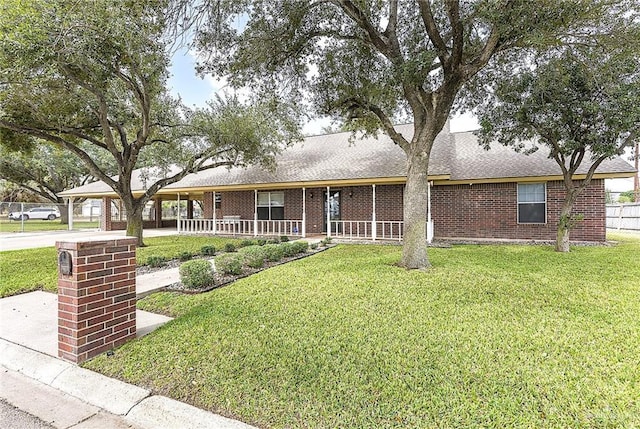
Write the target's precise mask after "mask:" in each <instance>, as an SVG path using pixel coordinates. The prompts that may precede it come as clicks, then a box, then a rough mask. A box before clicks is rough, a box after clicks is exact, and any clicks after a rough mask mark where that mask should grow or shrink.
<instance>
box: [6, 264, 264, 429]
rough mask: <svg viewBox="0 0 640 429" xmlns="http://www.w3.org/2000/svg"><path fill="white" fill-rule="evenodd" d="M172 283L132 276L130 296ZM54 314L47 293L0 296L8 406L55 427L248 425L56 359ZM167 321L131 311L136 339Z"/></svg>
mask: <svg viewBox="0 0 640 429" xmlns="http://www.w3.org/2000/svg"><path fill="white" fill-rule="evenodd" d="M178 280H179V274H178V268H172V269H167V270H160V271H156V272H153V273H149V274H143V275H139V276H137V277H136V292H137V295H138V297H140V296H144V295H147V294H149V293H152V292H154V291H156V290H158V289H162V288H163V287H166V286H167V285H170V284H172V283H175V282H177V281H178ZM57 311H58V295H57V294H54V293H49V292H42V291H36V292H30V293H25V294H21V295H14V296H11V297H7V298H2V299H0V399H3V400H4V401H6V402H7V403H8V404H10V405H12V406H14V407H16V408H18V409H20V410H22V411H24V412H27V413H29V414H31V415H33V416H35V417H37V418H39V419H40V420H42V421H44V422H45V423H48V424H50V425H51V426H53V427H55V428H75V429H88V428H115V429H119V428H140V429H146V428H167V429H169V428H171V429H173V428H212V429H216V428H219V429H249V428H252V426H249V425H246V424H244V423H242V422H239V421H236V420H231V419H228V418H226V417H222V416H219V415H217V414H213V413H211V412H208V411H204V410H201V409H198V408H195V407H193V406H191V405H188V404H185V403H182V402H179V401H176V400H173V399H170V398H167V397H164V396H158V395H153V394H152V393H151V392H150V391H149V390H147V389H143V388H140V387H138V386H134V385H132V384H128V383H124V382H122V381H119V380H115V379H111V378H108V377H105V376H103V375H101V374H98V373H95V372H93V371H89V370H87V369H83V368H80V367H78V366H76V365H74V364H72V363H69V362H66V361H63V360H61V359H58V358H57V355H58V352H57V350H58V332H57V323H58V319H57ZM170 320H171V318H169V317H166V316H162V315H159V314H154V313H149V312H145V311H141V310H137V311H136V322H137V336H138V337H141V336H143V335H146V334H148V333H150V332H152V331H153V330H155V329H157V328H159V327H160V326H162V325H164V324H165V323H167V322H169V321H170Z"/></svg>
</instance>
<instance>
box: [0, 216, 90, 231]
mask: <svg viewBox="0 0 640 429" xmlns="http://www.w3.org/2000/svg"><path fill="white" fill-rule="evenodd" d="M99 226H100V222H98V221H97V220H95V221H93V222H89V221H86V222H85V221H75V222H73V228H74V229H88V228H98V227H99ZM22 228H23V224H22V222H21V221H19V220H8V219H0V232H21V231H22V230H23V229H22ZM67 229H69V225H67V224H62V223H60V219H57V220H34V219H29V220H26V221H24V232H33V231H63V230H67Z"/></svg>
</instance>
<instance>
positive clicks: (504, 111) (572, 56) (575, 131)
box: [477, 23, 640, 252]
mask: <svg viewBox="0 0 640 429" xmlns="http://www.w3.org/2000/svg"><path fill="white" fill-rule="evenodd" d="M632 27H633V24H632V23H629V24H628V27H627V28H632ZM636 34H640V32H637V33H636ZM634 40H635V41H634ZM639 41H640V38H637V37H632V33H630V37H628V38H627V39H626V40H625V42H626V43H621V44H619V46H620V47H619V48H611V49H605V50H603V47H604V46H597V47H596V48H595V49H586V48H581V49H561V50H559V52H551V53H548V54H547V55H545V56H543V57H537V58H536V61H535V63H536V64H537V65H535V66H534V65H532V66H531V67H530V68H525V69H524V70H520V71H519V72H518V73H516V74H515V75H514V76H512V77H511V78H508V79H506V78H505V79H503V80H501V81H500V82H499V83H498V84H497V86H496V88H495V92H494V94H493V95H494V96H493V97H491V98H488V99H487V100H486V101H485V103H483V104H482V105H481V106H479V107H478V108H477V113H478V116H479V117H480V122H481V125H482V130H481V131H480V132H479V135H480V137H481V142H482V143H483V144H484V145H485V146H486V147H487V148H488V147H489V145H490V143H491V142H495V141H498V142H500V143H501V144H503V145H506V146H513V147H514V149H515V150H517V151H523V152H525V153H531V152H533V151H536V150H538V149H540V148H545V149H546V150H548V151H549V157H550V158H553V159H554V160H555V161H556V163H557V164H558V166H559V167H560V170H561V171H562V175H563V178H564V180H563V183H564V187H565V191H566V196H565V199H564V202H563V206H562V209H561V211H560V215H559V219H558V220H557V221H558V234H557V241H556V250H557V251H560V252H568V251H569V232H570V229H571V228H572V227H573V226H574V225H575V223H576V221H578V220H579V215H576V214H572V209H573V205H574V203H575V201H576V199H577V198H578V196H579V195H580V194H581V193H582V192H583V191H584V189H585V188H586V187H587V186H588V185H589V183H590V182H591V179H592V178H593V175H594V174H595V172H596V170H597V169H598V167H599V166H600V164H601V163H602V162H603V161H604V160H606V159H608V158H612V157H614V156H617V155H621V154H622V153H623V152H624V149H625V148H626V147H629V146H631V145H632V144H633V142H634V140H635V139H636V138H638V137H639V136H640V68H639V67H638V61H637V58H638V55H640V48H638V46H640V44H639V43H638V42H639ZM629 47H632V49H629ZM583 164H585V165H584V168H583V171H580V172H579V171H578V169H579V168H580V166H581V165H583ZM578 173H580V174H583V175H581V176H580V177H581V178H580V179H578V177H577V174H578Z"/></svg>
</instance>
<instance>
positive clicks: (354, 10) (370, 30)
mask: <svg viewBox="0 0 640 429" xmlns="http://www.w3.org/2000/svg"><path fill="white" fill-rule="evenodd" d="M335 1H337V5H338V6H340V7H341V8H342V10H344V12H345V13H346V14H347V16H349V17H350V18H351V19H352V20H353V21H354V22H355V23H356V24H357V25H358V27H360V28H361V29H363V30H364V31H365V33H366V34H367V37H368V38H369V42H370V43H371V44H372V45H373V46H374V47H375V48H376V49H377V50H378V51H379V52H380V53H381V54H382V55H384V56H385V57H386V58H387V59H388V60H389V61H391V62H392V63H394V64H397V63H398V62H399V61H402V57H401V56H398V53H397V52H394V51H393V49H392V48H391V46H389V44H387V42H386V41H385V40H384V39H383V38H382V35H381V34H380V33H379V32H378V30H377V29H376V28H375V27H374V26H373V24H372V23H371V21H369V19H368V18H367V16H366V15H365V14H364V12H362V10H361V9H360V8H359V7H358V6H356V5H355V4H354V3H353V2H352V1H351V0H335Z"/></svg>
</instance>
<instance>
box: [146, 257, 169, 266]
mask: <svg viewBox="0 0 640 429" xmlns="http://www.w3.org/2000/svg"><path fill="white" fill-rule="evenodd" d="M166 262H167V258H165V257H164V256H159V255H151V256H149V257H148V258H147V265H148V266H150V267H151V268H158V267H163V266H164V265H165V264H166Z"/></svg>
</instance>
